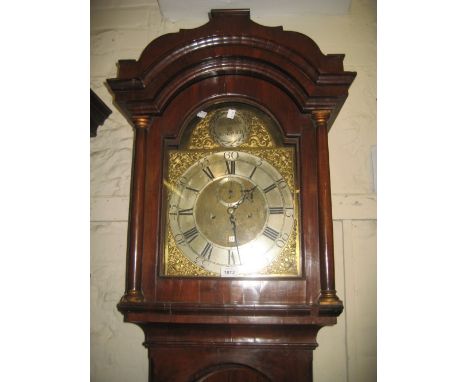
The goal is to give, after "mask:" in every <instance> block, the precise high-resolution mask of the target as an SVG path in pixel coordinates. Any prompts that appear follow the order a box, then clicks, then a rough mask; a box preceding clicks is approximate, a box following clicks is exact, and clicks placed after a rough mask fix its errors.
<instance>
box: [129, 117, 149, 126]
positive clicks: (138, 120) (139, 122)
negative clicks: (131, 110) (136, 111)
mask: <svg viewBox="0 0 468 382" xmlns="http://www.w3.org/2000/svg"><path fill="white" fill-rule="evenodd" d="M132 122H133V125H134V126H135V128H137V129H146V128H148V127H149V125H150V122H151V118H150V117H149V116H147V115H136V116H134V117H132Z"/></svg>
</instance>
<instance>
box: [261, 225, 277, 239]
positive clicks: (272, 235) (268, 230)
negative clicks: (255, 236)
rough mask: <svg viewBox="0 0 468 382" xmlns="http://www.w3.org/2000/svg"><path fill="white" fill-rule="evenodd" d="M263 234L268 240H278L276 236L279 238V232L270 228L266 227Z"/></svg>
mask: <svg viewBox="0 0 468 382" xmlns="http://www.w3.org/2000/svg"><path fill="white" fill-rule="evenodd" d="M263 234H264V235H265V236H266V237H267V238H268V239H270V240H273V241H275V240H276V239H278V236H279V232H278V231H276V230H274V229H273V228H271V227H268V226H267V227H266V228H265V231H263Z"/></svg>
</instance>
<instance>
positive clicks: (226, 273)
mask: <svg viewBox="0 0 468 382" xmlns="http://www.w3.org/2000/svg"><path fill="white" fill-rule="evenodd" d="M220 274H221V277H234V276H236V275H237V269H236V268H232V267H221V271H220Z"/></svg>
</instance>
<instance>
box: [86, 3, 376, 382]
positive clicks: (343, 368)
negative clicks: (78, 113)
mask: <svg viewBox="0 0 468 382" xmlns="http://www.w3.org/2000/svg"><path fill="white" fill-rule="evenodd" d="M206 13H208V10H207V12H206ZM252 19H253V20H254V21H256V22H258V23H260V24H263V25H271V26H277V25H282V26H283V27H284V29H286V30H295V31H298V32H302V33H304V34H306V35H308V36H310V37H311V38H312V39H313V40H314V41H315V42H316V43H317V44H318V45H319V47H320V49H321V50H322V52H324V53H344V54H346V58H345V61H344V63H345V70H349V71H356V72H358V75H357V77H356V80H355V81H354V83H353V84H352V85H351V89H350V94H349V98H348V100H347V101H346V103H345V105H344V107H343V109H342V110H341V113H340V115H339V117H338V118H337V120H336V121H335V124H334V126H333V128H332V130H331V132H330V137H329V145H330V166H331V183H332V194H333V217H334V235H335V262H336V275H337V276H336V282H337V289H338V296H339V297H340V298H341V299H343V300H344V303H345V310H344V312H343V314H342V315H341V316H340V317H339V318H338V324H337V325H336V326H333V327H328V328H324V329H322V330H321V331H320V332H319V335H318V342H319V347H318V349H317V350H316V351H315V352H314V376H315V377H314V381H315V382H341V381H342V382H345V381H346V382H373V381H375V380H376V194H375V193H374V186H373V175H372V162H371V150H372V147H373V146H375V144H376V4H375V1H372V0H353V1H352V4H351V9H350V12H349V14H348V15H343V16H314V15H308V14H302V15H301V16H298V17H292V16H288V17H281V18H280V17H278V18H271V17H269V18H268V19H266V18H262V17H261V15H256V14H252ZM206 21H207V19H206V20H203V21H200V20H184V21H181V22H178V23H171V22H169V21H167V20H164V19H163V18H162V17H161V15H160V13H159V10H158V8H157V3H156V1H154V0H92V2H91V88H92V89H93V90H94V91H95V92H96V93H97V94H98V96H99V97H101V99H102V100H103V101H104V102H105V103H106V104H107V105H108V106H109V107H111V109H112V110H113V113H112V114H111V115H110V117H109V118H108V120H107V121H106V122H105V124H104V126H101V127H100V128H99V129H98V133H97V137H95V138H92V139H91V380H92V381H95V382H105V381H112V382H119V381H120V382H127V381H134V382H139V381H141V382H143V381H147V371H148V361H147V354H146V349H145V348H144V347H143V346H142V345H141V343H142V342H143V333H142V331H141V330H140V329H139V328H138V327H136V326H134V325H132V324H124V323H123V320H122V315H121V314H120V313H119V312H118V311H117V309H116V304H117V303H118V301H119V298H120V297H121V295H122V293H123V291H124V281H125V280H124V271H125V256H126V240H127V217H128V196H129V187H130V174H131V155H132V153H131V150H132V140H133V132H132V129H131V127H130V126H129V125H128V123H127V122H126V120H125V119H124V118H123V117H122V115H121V114H120V113H119V112H118V111H117V110H116V109H115V108H114V107H113V105H112V97H111V95H110V93H109V92H108V90H107V89H106V88H105V86H104V82H105V80H106V78H113V77H115V76H116V74H117V67H116V63H117V61H118V60H119V59H125V58H128V59H130V58H133V59H137V58H138V57H139V55H140V53H141V51H142V50H143V48H144V47H145V46H146V45H147V44H148V43H149V42H150V41H151V40H153V39H154V38H155V37H157V36H159V35H161V34H165V33H169V32H175V31H177V30H178V29H179V28H192V27H196V26H199V25H201V24H202V23H204V22H206Z"/></svg>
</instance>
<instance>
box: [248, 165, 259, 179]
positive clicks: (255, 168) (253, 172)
mask: <svg viewBox="0 0 468 382" xmlns="http://www.w3.org/2000/svg"><path fill="white" fill-rule="evenodd" d="M255 171H257V166H255V167H254V168H253V170H252V172H251V173H250V176H249V179H252V176H254V174H255Z"/></svg>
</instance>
